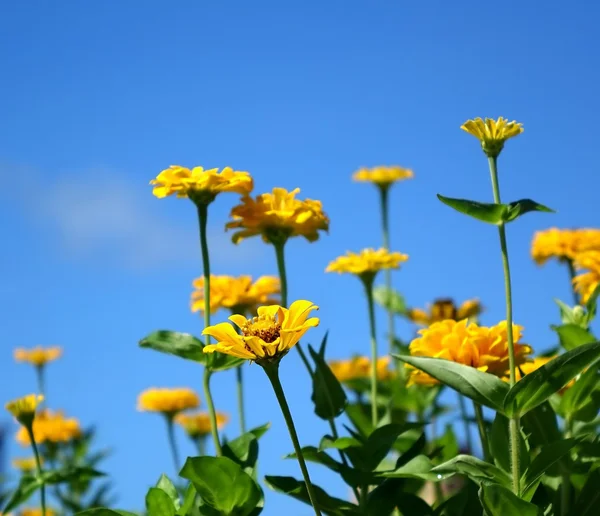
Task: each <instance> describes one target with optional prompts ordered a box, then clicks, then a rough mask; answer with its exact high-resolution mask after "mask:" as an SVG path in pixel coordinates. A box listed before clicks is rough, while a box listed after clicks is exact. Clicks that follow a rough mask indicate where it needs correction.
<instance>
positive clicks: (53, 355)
mask: <svg viewBox="0 0 600 516" xmlns="http://www.w3.org/2000/svg"><path fill="white" fill-rule="evenodd" d="M61 355H62V349H61V348H60V347H58V346H52V347H50V348H43V347H42V346H36V347H35V348H32V349H23V348H17V349H15V353H14V357H15V360H16V361H17V362H27V363H29V364H31V365H33V366H36V367H41V366H43V365H45V364H47V363H48V362H52V361H53V360H56V359H57V358H60V356H61Z"/></svg>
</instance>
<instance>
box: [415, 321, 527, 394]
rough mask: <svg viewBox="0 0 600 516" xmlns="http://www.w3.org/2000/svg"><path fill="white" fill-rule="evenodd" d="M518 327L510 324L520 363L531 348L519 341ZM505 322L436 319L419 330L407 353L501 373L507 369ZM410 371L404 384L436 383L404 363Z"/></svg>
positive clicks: (516, 355)
mask: <svg viewBox="0 0 600 516" xmlns="http://www.w3.org/2000/svg"><path fill="white" fill-rule="evenodd" d="M522 329H523V328H522V327H521V326H517V325H516V324H513V338H514V342H515V344H514V347H515V362H516V365H517V366H521V365H522V364H524V363H525V362H526V361H527V359H528V357H527V355H529V354H531V352H532V350H531V348H530V347H529V346H528V345H527V344H520V343H519V340H521V331H522ZM506 330H507V324H506V321H502V322H500V323H499V324H497V325H496V326H491V327H486V326H478V325H477V324H475V323H469V321H468V320H467V319H463V320H462V321H452V320H446V321H440V322H436V323H433V324H432V325H431V326H429V327H428V328H424V329H422V330H419V335H420V337H418V338H416V339H414V340H413V341H412V342H411V343H410V346H409V351H410V354H411V355H413V356H419V357H433V358H443V359H445V360H450V361H452V362H457V363H459V364H464V365H468V366H471V367H475V368H476V369H478V370H479V371H484V372H487V373H491V374H494V375H496V376H500V377H502V376H504V374H505V372H506V370H507V369H508V339H507V332H506ZM407 368H408V369H409V370H410V378H409V381H408V385H412V384H415V383H416V384H422V385H433V384H436V383H438V381H437V380H436V379H435V378H432V377H431V376H429V375H428V374H426V373H424V372H422V371H420V370H417V369H414V368H412V367H410V366H407Z"/></svg>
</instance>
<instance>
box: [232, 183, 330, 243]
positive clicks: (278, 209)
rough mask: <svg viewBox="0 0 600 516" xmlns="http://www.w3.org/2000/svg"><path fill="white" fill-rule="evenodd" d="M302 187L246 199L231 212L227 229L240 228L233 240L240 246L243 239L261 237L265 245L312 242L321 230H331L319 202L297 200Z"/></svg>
mask: <svg viewBox="0 0 600 516" xmlns="http://www.w3.org/2000/svg"><path fill="white" fill-rule="evenodd" d="M299 192H300V189H299V188H296V189H295V190H292V191H291V192H288V191H287V190H286V189H285V188H273V192H272V193H264V194H262V195H259V196H257V197H256V199H253V198H252V197H249V196H245V197H243V198H242V204H239V205H238V206H235V207H234V208H233V209H232V210H231V218H232V219H233V221H232V222H228V223H227V225H226V226H225V227H226V229H239V231H236V232H235V233H234V234H233V237H232V240H233V242H234V243H236V244H237V243H238V242H240V241H241V240H243V239H244V238H248V237H252V236H255V235H262V237H263V240H264V241H265V242H269V243H272V244H275V243H284V242H285V241H286V240H287V239H288V238H290V237H294V236H303V237H304V238H306V239H307V240H308V241H309V242H314V241H316V240H318V239H319V231H328V230H329V219H328V218H327V215H326V214H325V212H324V211H323V206H322V204H321V202H320V201H314V200H312V199H305V200H304V201H301V200H300V199H296V194H298V193H299Z"/></svg>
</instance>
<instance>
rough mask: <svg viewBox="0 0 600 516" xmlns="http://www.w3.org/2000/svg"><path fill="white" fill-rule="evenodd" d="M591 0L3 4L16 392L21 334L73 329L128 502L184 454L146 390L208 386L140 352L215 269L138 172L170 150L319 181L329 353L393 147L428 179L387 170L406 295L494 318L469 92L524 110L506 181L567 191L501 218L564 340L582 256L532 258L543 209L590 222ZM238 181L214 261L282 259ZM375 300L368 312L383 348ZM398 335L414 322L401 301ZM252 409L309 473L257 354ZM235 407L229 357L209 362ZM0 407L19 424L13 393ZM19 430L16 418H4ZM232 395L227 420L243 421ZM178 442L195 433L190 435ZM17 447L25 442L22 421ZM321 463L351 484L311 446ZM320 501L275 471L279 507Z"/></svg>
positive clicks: (359, 348)
mask: <svg viewBox="0 0 600 516" xmlns="http://www.w3.org/2000/svg"><path fill="white" fill-rule="evenodd" d="M598 9H599V8H598V6H596V5H593V4H592V3H589V2H574V3H571V4H567V3H565V2H554V1H550V2H546V3H545V4H544V8H543V9H540V7H539V6H538V5H537V4H535V3H534V2H510V1H508V2H503V3H500V4H497V3H496V4H495V3H481V2H471V1H464V2H460V3H459V4H456V3H452V4H450V3H448V2H443V1H438V2H431V1H423V2H411V3H409V2H370V3H367V2H358V1H330V2H314V1H304V2H264V1H257V2H252V3H251V5H250V4H248V3H243V2H191V1H180V2H156V1H151V2H143V3H142V2H115V1H105V2H81V1H67V0H63V1H62V2H41V1H37V2H36V1H32V2H5V3H4V4H3V5H2V6H1V7H0V47H1V48H3V49H4V52H3V59H2V64H3V80H2V81H1V82H0V104H1V107H2V109H1V112H2V120H3V122H4V123H3V124H1V126H0V176H1V177H2V183H3V185H4V187H3V202H2V203H0V217H2V220H4V221H5V222H4V224H3V241H4V243H5V248H4V249H5V251H4V252H3V253H2V257H1V258H0V260H2V265H3V267H2V268H3V270H4V271H5V273H6V274H5V275H4V278H3V281H2V284H1V286H0V311H1V313H2V314H3V318H2V320H3V322H2V328H3V344H2V348H1V349H2V352H1V356H2V359H1V360H0V378H3V379H4V380H3V381H2V387H1V390H0V392H1V396H0V397H1V398H2V399H8V398H12V397H14V396H18V395H21V394H24V393H27V392H30V391H32V390H33V388H34V376H33V372H32V371H31V370H29V369H28V368H27V367H26V366H22V365H15V364H14V363H13V361H12V349H13V348H14V347H17V346H33V345H37V344H42V345H50V344H60V345H62V346H63V347H64V348H65V356H64V358H63V359H61V360H60V361H59V362H57V363H56V364H54V365H52V367H51V368H50V370H49V375H48V376H49V377H48V383H49V403H50V405H51V406H54V407H57V408H64V409H65V410H66V411H67V412H68V413H69V414H72V415H74V416H77V417H79V418H80V420H81V421H82V423H84V424H86V425H87V424H92V423H98V427H99V441H100V442H101V444H103V445H107V446H110V447H112V448H113V449H114V454H113V456H112V457H111V459H110V460H109V461H107V462H106V468H105V469H106V470H107V471H108V472H109V473H110V474H111V475H113V477H114V479H115V481H116V483H117V485H118V487H117V494H118V495H119V498H120V500H119V506H120V507H122V508H126V509H136V508H141V506H142V504H143V497H144V493H145V490H146V488H147V487H148V486H149V485H150V484H151V483H153V482H154V481H155V480H156V479H157V478H158V477H159V475H160V473H161V472H163V471H165V472H167V473H168V474H171V475H172V474H173V473H174V472H173V471H172V466H171V461H170V457H169V455H168V450H167V448H166V446H165V445H164V444H165V442H164V437H165V436H164V428H163V424H162V422H161V421H160V420H159V418H158V417H155V416H153V415H149V414H141V413H138V412H136V410H135V405H136V397H137V394H138V393H139V392H140V391H141V390H142V389H144V388H146V387H150V386H178V385H189V386H193V387H196V388H198V389H199V388H200V381H201V380H200V378H201V377H200V374H201V372H200V370H199V368H198V367H197V366H196V365H195V364H193V363H187V362H184V361H180V360H177V359H175V358H170V357H166V356H162V355H159V354H155V353H152V352H150V351H146V350H141V349H139V348H138V347H137V342H138V340H139V339H140V338H141V337H143V336H144V335H145V334H147V333H149V332H150V331H152V330H154V329H159V328H164V329H173V330H180V331H189V332H196V333H199V332H200V331H201V324H200V321H199V319H198V318H197V317H196V316H194V315H192V314H191V313H189V310H188V296H189V292H190V283H191V280H192V279H193V278H194V277H196V276H198V275H199V274H200V271H201V262H200V254H199V249H198V244H197V240H196V228H195V223H196V222H195V218H194V212H193V209H192V206H191V205H190V204H189V203H187V202H184V201H178V200H175V199H166V200H162V201H159V200H156V199H154V198H153V197H152V195H151V189H150V187H149V186H148V181H149V180H150V179H151V178H152V177H154V176H155V175H156V174H157V173H158V172H159V171H160V170H161V169H163V168H165V167H167V166H169V165H171V164H182V165H186V166H193V165H203V166H209V167H222V166H227V165H230V166H233V167H235V168H237V169H242V170H248V171H250V172H251V173H252V174H253V176H254V178H255V185H256V192H257V193H260V192H263V191H267V190H270V189H271V188H272V187H274V186H283V187H286V188H290V189H291V188H295V187H300V188H301V190H302V193H301V195H302V196H306V197H310V198H316V199H320V200H322V201H323V204H324V207H325V210H326V211H327V213H328V215H329V216H330V218H331V230H330V234H329V235H325V236H323V238H322V239H321V240H320V241H319V242H317V243H314V244H308V243H306V242H304V241H300V240H298V241H294V242H292V243H290V245H289V247H288V267H289V273H290V276H291V278H290V296H291V299H294V298H305V299H310V300H312V301H314V302H315V303H317V304H318V305H320V307H321V310H320V317H321V321H322V322H321V326H320V328H318V329H316V330H313V331H312V334H310V335H309V337H308V339H307V341H313V342H317V341H319V340H320V339H321V337H322V335H323V332H324V331H325V330H327V329H329V330H330V355H331V357H340V358H341V357H346V356H349V355H350V354H351V353H355V352H367V346H368V339H367V337H368V327H367V319H366V309H365V301H364V299H363V298H362V292H361V288H360V285H359V283H358V281H356V280H355V279H354V278H351V277H344V276H337V275H325V274H324V272H323V270H324V268H325V266H326V265H327V263H328V261H329V260H331V259H332V258H334V257H336V256H337V255H339V254H341V253H343V252H345V251H346V250H358V249H360V248H363V247H368V246H379V245H380V244H381V237H380V231H379V211H378V206H377V204H376V192H375V190H374V189H373V188H371V187H369V186H366V185H359V184H353V183H352V182H351V181H350V175H351V174H352V172H353V171H354V170H355V169H357V168H358V167H360V166H363V165H376V164H394V163H397V164H400V165H403V166H406V167H410V168H412V169H413V170H414V171H415V175H416V177H415V179H414V180H413V181H410V182H406V183H404V184H401V185H399V186H397V187H395V188H394V190H393V192H392V216H391V221H392V246H393V247H394V248H395V249H397V250H400V251H402V252H406V253H408V254H409V255H410V260H409V262H408V263H407V264H405V266H404V267H403V269H402V271H401V272H399V273H397V274H395V278H394V281H395V285H396V286H397V288H399V289H400V290H401V291H402V292H403V293H404V294H405V295H406V298H407V300H408V302H409V303H410V304H411V305H414V306H422V305H424V304H425V303H426V302H428V301H430V300H431V299H433V298H434V297H436V296H453V297H455V298H456V299H458V300H459V301H460V300H464V299H466V298H470V297H479V298H480V299H481V300H482V302H483V304H484V305H485V306H486V307H487V311H486V313H485V316H484V318H483V321H484V322H486V323H489V324H493V323H496V322H498V321H499V320H501V319H503V317H504V298H503V288H502V273H501V264H500V257H499V251H498V247H497V240H496V232H495V231H494V230H493V229H492V228H491V227H489V226H486V225H484V224H480V223H477V222H475V221H473V220H470V219H467V218H464V217H461V216H459V215H458V214H456V213H454V212H451V211H450V210H449V208H446V207H445V206H443V205H441V203H439V202H438V200H437V199H436V197H435V194H436V193H438V192H440V193H443V194H445V195H449V196H456V197H467V198H474V199H478V200H482V201H485V200H491V189H490V185H489V176H488V172H487V168H486V161H485V158H484V155H483V154H482V153H481V151H480V149H479V147H478V143H477V141H476V140H475V139H474V138H473V137H471V136H469V135H467V134H465V133H463V132H462V131H461V130H460V129H459V126H460V125H461V123H462V122H464V121H465V120H466V119H467V118H471V117H475V116H484V117H485V116H491V117H497V116H505V117H508V118H510V119H517V120H518V121H521V122H523V123H524V126H525V133H524V134H523V135H522V136H519V137H518V138H516V139H514V140H512V141H510V142H509V143H508V144H507V146H506V149H505V151H504V153H503V155H502V157H501V159H500V165H499V166H500V181H501V188H502V193H503V198H504V199H506V200H516V199H519V198H523V197H532V198H534V199H535V200H537V201H539V202H542V203H544V204H547V205H548V206H551V207H553V208H555V209H556V210H558V213H557V214H555V215H547V214H533V215H531V216H528V217H525V218H523V219H521V220H519V221H518V223H516V224H513V225H511V226H510V228H509V230H508V240H509V248H510V253H511V259H512V267H513V281H514V308H515V320H516V322H518V323H519V324H522V325H523V326H524V327H525V340H526V341H527V342H528V343H530V344H531V345H532V346H533V347H534V348H535V349H536V350H539V351H543V350H545V349H548V348H549V347H551V346H552V345H554V343H555V339H554V336H553V334H552V332H551V331H550V329H549V324H550V323H555V322H557V309H556V307H555V305H554V303H553V301H552V298H553V297H559V298H562V299H565V300H568V299H569V287H568V281H567V273H566V271H564V270H561V269H560V268H559V267H558V266H556V265H554V264H548V265H547V266H545V267H544V268H542V269H539V268H537V267H536V266H535V265H534V264H533V263H532V262H531V260H530V258H529V244H530V241H531V236H532V234H533V232H534V231H535V230H536V229H542V228H545V227H549V226H551V225H556V226H561V227H569V226H598V225H599V223H600V220H599V217H600V215H598V211H597V209H595V207H596V204H597V191H598V186H599V185H600V183H599V180H598V175H597V174H598V171H597V158H596V155H595V154H596V150H595V149H596V147H597V130H596V129H597V128H596V118H597V114H598V108H599V107H600V106H599V103H600V101H599V100H598V95H597V84H598V82H599V80H600V77H599V72H598V68H597V67H595V66H591V64H593V63H595V62H596V61H597V54H598V43H597V38H596V27H595V20H597V18H598V14H600V13H599V12H598ZM236 201H237V198H236V196H234V195H222V196H220V197H219V199H218V200H217V201H216V202H215V204H214V205H212V206H211V210H210V221H209V232H210V242H211V252H212V264H213V271H214V272H215V273H221V274H241V273H250V274H254V275H258V274H268V273H275V272H276V269H275V260H274V255H273V251H272V249H271V248H269V247H267V246H265V245H263V244H262V243H261V242H260V241H258V240H255V241H245V242H243V243H241V244H240V245H239V246H234V245H233V244H231V243H230V241H229V236H228V235H226V234H224V233H223V231H222V228H223V225H224V223H225V222H226V220H227V215H228V211H229V209H230V208H231V206H233V205H234V204H235V203H236ZM382 315H383V314H382V313H378V316H379V323H380V328H381V330H382V331H381V337H382V338H381V346H382V348H383V344H384V343H383V335H384V333H383V326H384V324H385V321H384V318H383V317H382ZM399 328H400V331H402V332H403V336H404V337H409V336H410V335H411V331H412V329H411V328H410V327H409V326H408V325H400V326H399ZM282 370H283V376H284V384H285V388H286V390H287V393H288V395H289V398H290V403H291V406H292V409H293V411H294V413H295V416H296V419H297V421H298V427H299V428H298V430H299V434H300V437H301V440H302V442H303V443H304V444H315V443H317V442H318V439H319V437H320V436H321V435H322V434H323V433H324V432H325V431H326V425H325V424H320V423H318V422H316V420H315V419H313V418H312V417H311V414H312V406H311V403H310V400H309V383H308V378H307V376H306V374H305V373H304V370H303V369H302V366H301V364H300V362H299V360H298V357H297V355H296V353H293V354H291V355H289V356H288V357H287V358H286V359H285V361H284V363H283V364H282ZM246 376H247V378H248V385H247V397H248V399H249V400H250V401H249V405H248V407H247V410H248V420H249V424H250V425H258V424H262V423H264V422H266V421H272V422H273V427H272V429H271V431H270V432H269V434H267V436H266V437H265V439H264V440H263V441H261V447H262V449H261V464H262V465H261V472H262V473H264V474H280V475H296V476H299V471H298V468H297V465H296V464H295V463H294V462H292V461H283V460H281V457H282V456H283V455H284V454H286V453H288V452H289V451H290V450H291V444H290V443H289V441H288V437H287V433H286V430H285V427H284V425H283V421H282V418H281V417H280V415H279V413H278V412H277V409H276V405H275V399H274V397H273V395H272V393H271V392H270V390H269V387H268V385H267V382H266V379H265V378H263V375H262V372H261V371H260V369H259V368H258V367H246ZM213 384H214V394H215V398H216V403H217V405H218V407H219V408H220V409H222V410H226V411H229V412H233V411H234V410H235V398H234V390H233V373H224V374H219V375H217V377H216V378H215V379H214V382H213ZM4 422H5V424H7V425H11V424H12V423H11V422H10V420H9V418H8V417H6V416H5V417H4ZM11 432H12V430H11ZM236 432H237V425H236V421H235V419H234V420H233V421H232V423H231V424H230V425H229V427H228V428H227V434H228V435H229V436H231V437H233V436H235V435H236ZM179 437H180V445H181V446H182V447H183V450H184V451H185V452H186V453H191V451H192V449H191V447H189V446H188V443H187V442H186V441H185V439H184V437H183V436H182V435H180V436H179ZM9 452H10V455H11V456H12V455H15V454H21V455H23V453H24V452H23V450H19V449H18V448H17V446H16V445H13V442H12V440H11V443H10V446H9ZM311 472H312V474H313V477H314V480H315V481H316V482H317V483H319V484H322V485H327V486H331V487H330V491H331V492H332V493H333V494H336V495H338V496H344V495H345V494H346V493H345V491H344V488H343V486H342V485H340V484H339V483H338V482H332V481H331V477H330V476H328V475H327V474H326V473H324V472H323V471H322V470H320V469H319V468H318V467H314V466H313V467H311ZM284 510H285V511H287V513H288V514H290V515H294V516H296V515H298V516H302V515H304V514H310V509H309V508H308V507H306V506H302V505H300V504H298V503H296V502H294V501H292V500H289V499H287V498H285V497H283V496H281V495H277V494H273V493H271V492H268V493H267V508H266V510H265V511H264V514H266V515H272V514H281V513H282V511H284Z"/></svg>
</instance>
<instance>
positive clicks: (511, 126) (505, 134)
mask: <svg viewBox="0 0 600 516" xmlns="http://www.w3.org/2000/svg"><path fill="white" fill-rule="evenodd" d="M460 128H461V129H462V130H463V131H466V132H467V133H469V134H472V135H473V136H475V138H477V139H478V140H479V141H480V142H481V148H482V149H483V152H485V153H486V154H487V155H488V156H489V157H493V158H495V157H497V156H498V154H500V152H501V151H502V148H503V147H504V142H505V141H506V140H508V139H509V138H513V137H514V136H518V135H519V134H521V133H522V132H523V124H521V123H518V122H515V121H514V120H513V121H512V122H509V121H508V120H507V119H505V118H502V117H500V118H498V120H494V119H493V118H486V119H485V120H483V119H481V118H475V119H473V120H467V121H466V122H465V123H464V124H463V125H461V126H460Z"/></svg>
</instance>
